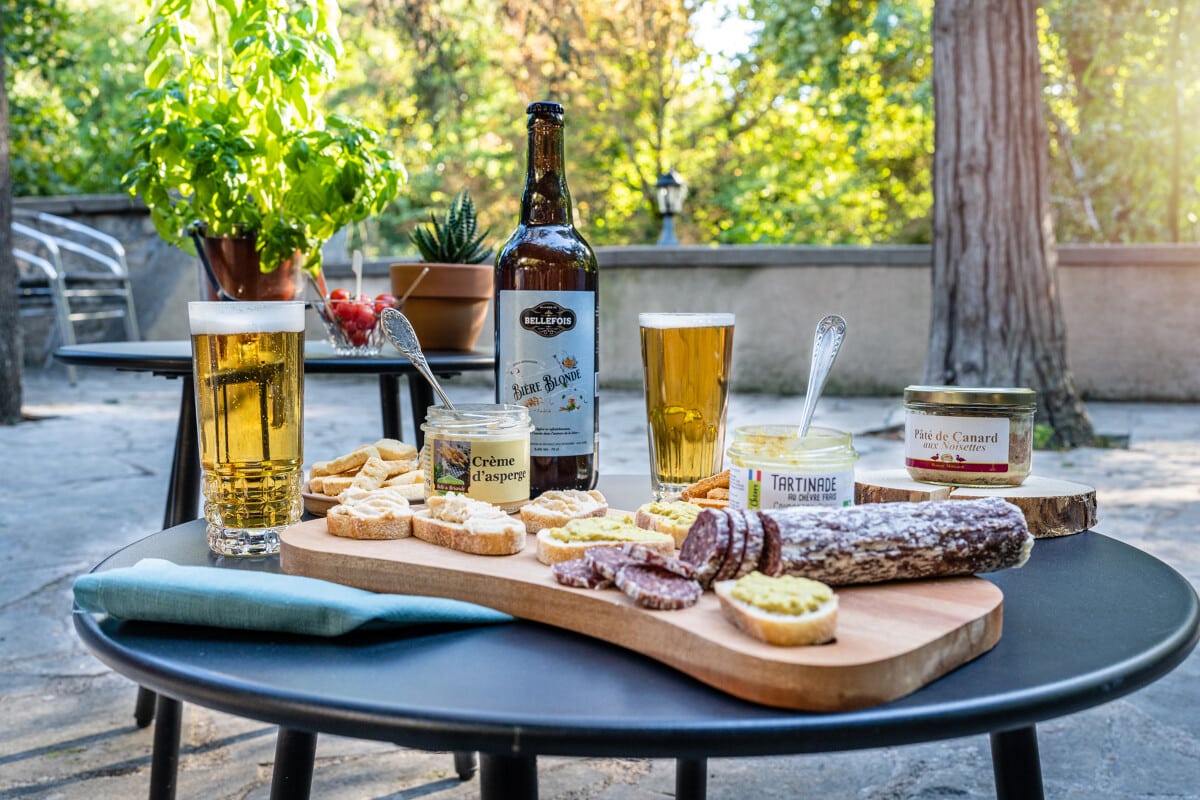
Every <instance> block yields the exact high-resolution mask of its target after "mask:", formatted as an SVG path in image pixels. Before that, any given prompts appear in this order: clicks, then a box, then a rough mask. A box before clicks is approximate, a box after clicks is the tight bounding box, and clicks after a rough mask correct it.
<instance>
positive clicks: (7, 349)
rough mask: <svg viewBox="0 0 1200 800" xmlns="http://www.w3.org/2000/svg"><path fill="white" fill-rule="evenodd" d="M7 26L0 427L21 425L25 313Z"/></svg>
mask: <svg viewBox="0 0 1200 800" xmlns="http://www.w3.org/2000/svg"><path fill="white" fill-rule="evenodd" d="M7 86H8V83H7V79H6V77H5V69H4V22H3V20H0V425H13V424H15V423H17V422H20V421H21V359H22V352H21V313H20V309H19V308H18V307H17V263H16V261H14V260H13V256H12V169H11V165H10V162H9V147H8V90H7Z"/></svg>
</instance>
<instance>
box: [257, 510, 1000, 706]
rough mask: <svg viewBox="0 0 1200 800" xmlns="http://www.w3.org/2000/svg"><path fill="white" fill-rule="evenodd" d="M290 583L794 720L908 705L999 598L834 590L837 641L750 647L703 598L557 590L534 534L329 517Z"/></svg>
mask: <svg viewBox="0 0 1200 800" xmlns="http://www.w3.org/2000/svg"><path fill="white" fill-rule="evenodd" d="M281 539H282V549H281V564H282V567H283V571H284V572H286V573H289V574H293V575H305V576H308V577H313V578H322V579H324V580H328V581H332V582H334V583H340V584H345V585H348V586H356V587H358V588H361V589H367V590H370V591H374V592H391V593H398V594H413V595H432V596H437V597H451V598H455V599H458V600H466V601H469V602H473V603H479V604H480V605H484V606H488V607H490V608H495V609H499V610H501V611H505V612H507V613H509V614H512V615H514V616H516V617H521V618H523V619H528V620H533V621H535V622H542V623H546V624H549V625H554V626H557V627H560V628H566V629H567V630H571V631H575V632H578V633H582V634H585V635H588V636H594V637H596V638H599V639H603V640H605V641H607V642H610V643H612V644H615V645H619V646H621V647H626V648H629V649H630V650H634V651H636V652H638V653H641V654H643V655H646V656H649V657H651V658H654V659H656V660H658V661H661V662H663V663H665V664H668V665H670V666H672V667H674V668H676V669H678V670H680V671H682V672H685V673H687V674H688V675H691V676H692V677H694V678H696V679H697V680H700V681H702V682H704V683H706V684H708V685H709V686H713V687H715V688H717V689H720V690H722V691H724V692H728V693H729V694H732V695H734V696H736V697H740V698H742V699H745V700H750V701H753V702H756V703H763V704H765V705H770V706H777V707H781V708H789V709H796V710H801V711H847V710H852V709H858V708H866V707H868V706H872V705H877V704H879V703H884V702H887V701H888V700H894V699H896V698H898V697H903V696H904V695H906V694H909V693H910V692H913V691H915V690H916V689H919V688H920V687H922V686H924V685H925V684H927V683H929V682H930V681H932V680H934V679H936V678H938V677H940V676H942V675H944V674H946V673H947V672H949V671H950V670H952V669H954V668H955V667H958V666H960V665H962V664H964V663H966V662H967V661H970V660H971V659H973V658H975V657H976V656H979V655H981V654H982V653H985V652H987V651H988V650H990V649H991V648H992V647H993V646H995V644H996V642H997V641H999V639H1000V629H1001V621H1002V616H1003V611H1002V605H1003V595H1002V594H1001V592H1000V590H999V588H997V587H996V586H995V585H994V584H992V583H990V582H988V581H985V580H982V579H980V578H975V577H965V578H942V579H938V580H928V581H910V582H902V583H892V584H881V585H878V586H860V587H847V588H842V589H839V590H837V594H838V597H839V613H838V624H837V640H836V641H835V642H833V643H831V644H827V645H820V646H814V647H775V646H772V645H768V644H765V643H763V642H760V641H758V640H757V639H754V638H751V637H750V636H747V635H746V634H744V633H742V632H741V631H739V630H738V629H737V628H735V627H734V626H733V625H732V624H731V623H730V622H728V621H727V620H726V619H725V618H724V617H723V616H722V614H721V610H720V605H719V601H718V600H717V598H716V596H715V595H714V594H713V593H712V592H705V594H704V596H703V597H702V598H701V599H700V602H699V603H697V604H696V605H695V606H693V607H691V608H687V609H683V610H680V611H650V610H647V609H644V608H641V607H639V606H637V605H635V604H634V603H633V601H632V600H630V599H629V598H628V597H626V596H625V595H624V594H622V593H621V592H620V591H618V590H617V589H605V590H600V591H597V590H592V589H575V588H571V587H566V586H562V585H560V584H559V583H557V582H556V581H555V580H554V577H553V576H552V575H551V573H550V568H549V567H547V566H546V565H544V564H542V563H540V562H539V561H538V560H537V557H536V545H535V543H534V537H532V536H530V537H529V542H528V544H527V545H526V547H525V549H524V550H523V551H522V552H520V553H518V554H516V555H512V556H475V555H469V554H467V553H460V552H458V551H454V550H449V549H447V548H443V547H438V546H436V545H433V544H429V543H428V542H423V541H421V540H419V539H413V538H409V539H398V540H393V541H359V540H355V539H343V538H340V537H337V536H332V535H330V534H329V533H328V531H327V530H326V527H325V520H324V519H316V520H312V521H309V522H303V523H301V524H299V525H295V526H293V527H291V528H289V529H287V530H286V531H284V532H283V534H282V536H281Z"/></svg>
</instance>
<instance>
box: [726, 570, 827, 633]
mask: <svg viewBox="0 0 1200 800" xmlns="http://www.w3.org/2000/svg"><path fill="white" fill-rule="evenodd" d="M746 577H748V578H756V579H758V580H765V581H771V582H779V583H778V584H777V585H778V591H780V592H783V593H790V592H791V590H792V588H793V587H792V586H790V585H789V584H793V583H795V582H798V581H805V582H807V583H809V584H817V585H818V586H820V587H823V588H824V589H826V590H828V589H829V587H828V586H825V584H821V583H818V582H817V581H808V579H807V578H792V577H790V576H783V577H780V578H768V577H767V576H765V575H762V574H761V573H757V572H753V573H751V574H750V575H748V576H746ZM739 580H746V578H741V579H739ZM737 582H738V581H736V580H729V581H717V582H716V583H714V584H713V591H715V592H716V594H717V598H718V599H719V600H720V602H721V613H722V614H724V615H725V618H726V619H727V620H729V621H730V622H732V623H733V624H734V625H736V626H737V628H738V629H739V630H741V631H742V632H743V633H746V634H748V635H750V636H753V637H754V638H755V639H759V640H761V641H764V642H766V643H767V644H772V645H778V646H781V647H796V646H799V645H811V644H824V643H826V642H830V641H833V638H834V633H835V630H836V628H837V610H838V599H837V595H836V594H833V592H832V591H829V597H828V599H826V600H823V601H822V602H821V603H820V604H819V605H818V606H817V607H816V608H814V609H812V610H809V611H804V612H802V613H798V614H789V613H782V612H778V611H767V610H765V609H762V608H759V607H758V606H756V605H752V604H750V603H747V602H745V601H744V600H740V599H738V598H736V597H734V596H733V587H734V584H736V583H737ZM801 586H803V584H801ZM799 591H800V592H804V591H805V589H803V588H801V589H799Z"/></svg>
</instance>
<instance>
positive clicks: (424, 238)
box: [409, 190, 492, 264]
mask: <svg viewBox="0 0 1200 800" xmlns="http://www.w3.org/2000/svg"><path fill="white" fill-rule="evenodd" d="M490 232H491V229H488V230H486V231H483V232H482V233H480V232H479V220H478V218H477V217H476V215H475V201H474V200H472V199H471V195H470V194H469V193H468V192H467V191H466V190H463V191H461V192H459V193H458V194H457V195H456V196H455V197H454V199H453V200H452V201H451V202H450V207H449V208H448V209H446V213H445V214H444V215H443V216H442V218H441V219H438V218H437V216H436V215H435V214H433V213H432V212H430V214H429V222H428V224H426V225H423V226H421V227H419V228H417V229H416V230H414V231H413V232H412V233H411V234H409V239H410V240H411V241H412V243H413V244H414V245H416V246H417V249H418V250H419V251H420V252H421V258H422V260H424V261H428V262H431V263H437V264H481V263H483V262H484V261H486V260H488V259H489V258H491V257H492V249H491V248H490V247H487V246H485V245H484V242H485V241H486V239H487V237H488V234H489V233H490Z"/></svg>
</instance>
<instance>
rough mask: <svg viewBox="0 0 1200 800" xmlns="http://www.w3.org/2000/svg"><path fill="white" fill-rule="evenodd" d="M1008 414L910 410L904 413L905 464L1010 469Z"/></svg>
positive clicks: (959, 469)
mask: <svg viewBox="0 0 1200 800" xmlns="http://www.w3.org/2000/svg"><path fill="white" fill-rule="evenodd" d="M1008 445H1009V424H1008V419H1007V418H1005V417H953V416H947V415H941V414H922V413H921V412H919V411H913V410H911V409H910V410H909V411H908V412H907V413H906V414H905V415H904V463H905V465H906V466H908V467H913V468H916V469H938V470H949V471H951V472H1008V469H1009V463H1008V462H1009V448H1008Z"/></svg>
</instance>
